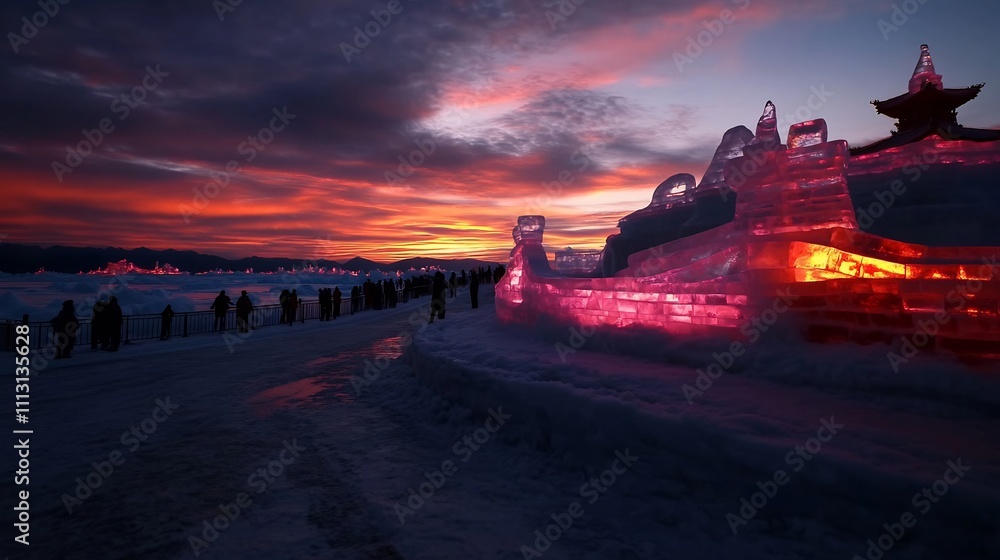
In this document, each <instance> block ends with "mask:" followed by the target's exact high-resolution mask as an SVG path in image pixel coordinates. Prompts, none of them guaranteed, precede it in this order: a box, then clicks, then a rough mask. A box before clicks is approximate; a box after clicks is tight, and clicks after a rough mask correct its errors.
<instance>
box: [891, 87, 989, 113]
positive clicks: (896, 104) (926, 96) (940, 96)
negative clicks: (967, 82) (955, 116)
mask: <svg viewBox="0 0 1000 560" xmlns="http://www.w3.org/2000/svg"><path fill="white" fill-rule="evenodd" d="M984 85H986V84H975V85H972V86H969V87H965V88H938V87H936V86H935V85H934V84H932V83H928V84H927V85H926V86H925V87H924V88H923V89H921V90H919V91H917V92H906V93H904V94H903V95H897V96H896V97H893V98H891V99H886V100H885V101H878V100H875V101H872V105H874V106H875V110H876V111H878V112H879V113H880V114H883V115H886V116H889V117H892V118H894V119H899V118H903V117H905V116H907V115H912V114H915V113H927V112H938V111H941V110H949V111H950V110H954V109H956V108H958V107H960V106H961V105H964V104H965V103H967V102H969V101H971V100H972V99H975V98H976V96H977V95H979V91H980V90H981V89H983V86H984Z"/></svg>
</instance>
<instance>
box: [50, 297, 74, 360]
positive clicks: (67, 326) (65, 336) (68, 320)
mask: <svg viewBox="0 0 1000 560" xmlns="http://www.w3.org/2000/svg"><path fill="white" fill-rule="evenodd" d="M78 330H80V321H79V319H77V318H76V313H74V312H73V300H71V299H68V300H66V301H64V302H63V304H62V309H60V310H59V314H58V315H56V316H55V317H54V318H53V319H52V331H53V333H54V337H55V342H56V359H63V358H69V357H70V355H71V354H72V353H73V346H74V345H76V332H77V331H78Z"/></svg>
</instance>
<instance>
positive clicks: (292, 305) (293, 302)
mask: <svg viewBox="0 0 1000 560" xmlns="http://www.w3.org/2000/svg"><path fill="white" fill-rule="evenodd" d="M298 310H299V292H298V290H296V289H295V288H292V293H291V294H289V296H288V326H289V327H290V326H292V323H294V322H295V313H296V312H297V311H298Z"/></svg>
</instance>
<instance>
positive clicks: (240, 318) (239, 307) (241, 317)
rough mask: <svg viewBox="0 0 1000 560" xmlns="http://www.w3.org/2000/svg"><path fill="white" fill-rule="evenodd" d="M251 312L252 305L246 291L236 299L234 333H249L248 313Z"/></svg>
mask: <svg viewBox="0 0 1000 560" xmlns="http://www.w3.org/2000/svg"><path fill="white" fill-rule="evenodd" d="M252 311H253V303H252V302H251V301H250V296H248V295H247V291H246V290H243V291H241V292H240V297H239V298H237V299H236V331H237V332H241V333H245V332H250V313H251V312H252Z"/></svg>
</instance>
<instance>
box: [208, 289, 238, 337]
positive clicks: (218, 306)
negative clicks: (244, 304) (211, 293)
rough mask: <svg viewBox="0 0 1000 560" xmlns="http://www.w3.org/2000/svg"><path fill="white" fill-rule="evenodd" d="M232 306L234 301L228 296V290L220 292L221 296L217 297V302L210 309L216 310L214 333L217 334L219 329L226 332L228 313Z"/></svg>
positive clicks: (213, 325)
mask: <svg viewBox="0 0 1000 560" xmlns="http://www.w3.org/2000/svg"><path fill="white" fill-rule="evenodd" d="M232 305H233V300H231V299H229V296H227V295H226V290H219V295H217V296H215V301H213V302H212V307H210V308H209V309H214V310H215V323H213V324H212V332H215V329H216V328H218V329H219V332H223V331H225V330H226V313H227V312H229V308H230V307H231V306H232Z"/></svg>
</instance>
